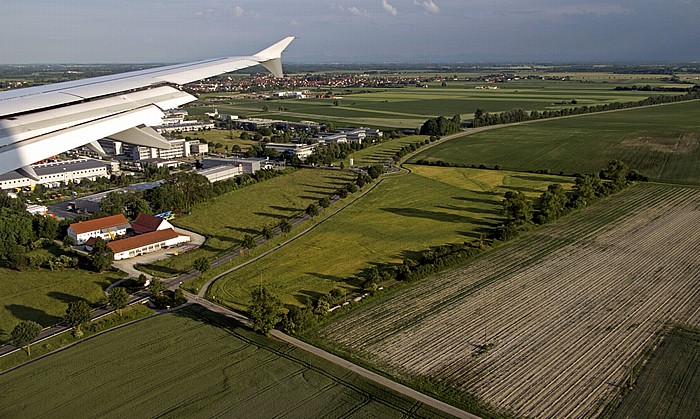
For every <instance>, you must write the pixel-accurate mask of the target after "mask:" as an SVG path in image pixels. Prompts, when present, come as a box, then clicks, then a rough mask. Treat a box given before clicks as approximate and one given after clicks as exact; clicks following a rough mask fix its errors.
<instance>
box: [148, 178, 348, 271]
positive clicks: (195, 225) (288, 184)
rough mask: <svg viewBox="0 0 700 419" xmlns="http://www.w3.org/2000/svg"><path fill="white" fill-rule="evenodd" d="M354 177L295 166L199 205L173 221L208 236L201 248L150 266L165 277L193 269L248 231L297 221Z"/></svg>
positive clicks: (255, 231)
mask: <svg viewBox="0 0 700 419" xmlns="http://www.w3.org/2000/svg"><path fill="white" fill-rule="evenodd" d="M353 178H354V176H353V175H352V174H351V173H349V172H341V171H331V170H313V169H300V170H294V171H292V172H291V173H287V174H284V175H281V176H278V177H276V178H273V179H269V180H266V181H263V182H260V183H257V184H254V185H251V186H248V187H245V188H242V189H239V190H237V191H233V192H229V193H227V194H224V195H221V196H219V197H216V198H214V199H212V200H210V201H207V202H205V203H202V204H199V205H196V206H195V207H194V208H193V209H192V214H191V215H185V216H182V217H179V218H177V219H175V220H174V221H173V224H175V225H177V226H178V227H182V228H185V229H187V230H192V231H195V232H197V233H200V234H203V235H205V236H206V237H207V241H206V243H205V244H204V246H202V248H201V249H198V250H195V251H190V252H187V253H185V254H182V255H180V256H177V257H172V258H169V259H166V260H164V261H161V262H158V263H156V264H154V265H150V269H151V270H154V271H160V272H162V273H163V274H164V275H172V274H175V273H178V272H183V271H187V270H189V269H192V262H193V261H194V259H196V258H197V257H201V256H207V257H213V256H216V255H218V254H220V253H221V252H223V251H225V250H227V249H230V248H232V247H235V246H238V245H240V244H241V241H242V239H243V237H244V236H245V235H246V234H253V235H259V234H260V231H261V229H262V228H263V227H264V226H265V225H270V226H272V225H274V224H277V223H279V222H280V220H283V219H292V218H294V217H296V216H298V215H301V214H303V213H304V210H305V209H306V207H307V206H308V205H309V204H310V203H312V202H318V200H319V199H321V198H323V197H324V196H329V195H331V194H332V193H333V192H334V191H335V190H337V189H338V188H340V187H342V186H344V185H346V184H347V183H348V182H349V181H350V180H352V179H353Z"/></svg>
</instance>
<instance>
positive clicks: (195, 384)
mask: <svg viewBox="0 0 700 419" xmlns="http://www.w3.org/2000/svg"><path fill="white" fill-rule="evenodd" d="M0 392H2V394H3V401H2V403H1V404H0V416H2V417H39V416H51V417H105V418H107V417H114V418H123V417H134V416H138V417H160V416H170V417H173V416H187V417H203V418H205V417H206V418H210V417H220V416H235V417H246V418H269V417H281V416H285V417H328V418H335V417H387V418H392V417H393V418H401V417H410V418H430V417H445V415H444V414H442V413H441V412H439V411H435V410H433V409H432V408H428V407H426V406H424V405H422V404H421V403H417V402H415V401H414V400H412V399H408V398H405V397H403V396H401V395H399V394H397V393H394V392H392V391H390V390H388V389H385V388H383V387H379V386H377V385H375V384H374V383H373V382H370V381H368V380H365V379H363V378H361V377H359V376H357V375H355V374H353V373H351V372H349V371H347V370H345V369H343V368H341V367H337V366H335V365H334V364H331V363H329V362H327V361H325V360H321V359H319V358H316V357H314V356H313V355H311V354H309V353H307V352H305V351H303V350H300V349H297V348H296V347H293V346H291V345H288V344H284V343H281V342H279V341H275V340H271V339H267V338H265V337H262V336H260V335H257V334H254V333H253V332H251V331H249V330H247V329H243V328H242V327H240V326H238V325H237V324H236V323H235V322H233V321H231V320H228V319H226V318H224V317H221V316H217V315H215V314H213V313H210V312H207V311H206V310H204V309H202V308H201V307H199V306H194V307H191V308H188V309H184V310H180V311H177V312H174V313H171V314H167V315H162V316H158V317H155V318H150V319H147V320H144V321H141V322H139V323H138V324H134V325H129V326H126V327H123V328H120V329H117V330H113V331H111V332H110V333H108V334H105V335H101V336H97V337H94V338H92V339H89V340H85V341H83V342H81V343H80V344H78V345H75V346H73V347H71V348H68V349H65V350H63V351H60V352H58V353H55V354H53V355H52V356H50V357H47V358H43V359H40V360H37V361H35V362H33V363H31V364H28V365H25V366H22V367H20V368H18V369H15V370H13V371H10V372H6V373H4V374H1V375H0Z"/></svg>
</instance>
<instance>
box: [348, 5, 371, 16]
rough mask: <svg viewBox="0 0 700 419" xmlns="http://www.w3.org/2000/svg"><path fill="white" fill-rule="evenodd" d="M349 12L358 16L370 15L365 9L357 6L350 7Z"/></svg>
mask: <svg viewBox="0 0 700 419" xmlns="http://www.w3.org/2000/svg"><path fill="white" fill-rule="evenodd" d="M348 12H350V13H352V14H353V15H357V16H369V12H367V10H365V9H360V8H357V7H355V6H350V7H348Z"/></svg>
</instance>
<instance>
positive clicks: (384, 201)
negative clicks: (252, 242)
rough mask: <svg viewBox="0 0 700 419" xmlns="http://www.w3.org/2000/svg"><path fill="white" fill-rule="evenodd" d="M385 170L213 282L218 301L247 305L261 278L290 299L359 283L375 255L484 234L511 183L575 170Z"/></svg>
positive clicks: (529, 187) (521, 185) (531, 190)
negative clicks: (338, 206)
mask: <svg viewBox="0 0 700 419" xmlns="http://www.w3.org/2000/svg"><path fill="white" fill-rule="evenodd" d="M409 168H410V169H411V170H412V173H410V174H406V175H400V176H390V177H386V178H385V179H384V180H383V181H382V183H381V184H380V185H378V186H377V187H376V188H375V189H374V190H372V191H371V192H370V193H368V194H367V195H366V196H364V197H363V198H362V199H361V200H359V201H357V202H356V203H354V204H353V205H351V206H350V207H348V208H346V209H345V210H343V212H341V213H340V214H338V215H336V216H334V217H333V218H332V219H330V220H328V221H326V222H324V223H323V224H322V225H320V226H319V227H317V228H316V229H314V230H313V231H312V232H310V233H308V234H307V235H305V236H303V237H301V238H299V239H297V240H296V241H295V242H293V243H291V244H289V245H287V246H285V247H284V248H282V249H280V250H278V251H276V252H274V253H272V254H270V255H269V256H266V257H265V258H263V259H261V260H259V261H257V262H255V263H252V264H250V265H248V266H246V267H244V268H242V269H240V270H237V271H235V272H233V273H231V274H229V275H227V276H225V277H223V278H221V279H219V280H217V281H216V282H215V283H214V284H213V285H212V288H210V296H211V297H214V298H215V299H216V301H218V302H223V303H224V304H226V305H228V306H230V307H233V308H236V309H245V308H246V305H247V304H248V301H249V298H250V292H251V289H252V288H253V287H255V286H257V285H258V284H259V283H260V282H262V283H264V284H265V285H267V286H268V287H269V288H270V289H271V290H273V291H274V292H275V293H277V294H278V295H279V296H280V297H281V298H282V300H283V302H284V303H285V304H289V305H299V304H305V303H307V302H308V300H309V299H315V298H317V297H318V296H319V295H321V294H322V293H325V292H328V291H330V290H331V289H333V288H347V289H352V288H353V287H354V286H357V285H358V284H357V281H353V280H352V279H351V277H352V276H353V275H355V274H356V273H358V271H360V270H361V269H364V268H368V267H370V266H372V264H374V263H387V262H401V261H402V260H403V259H404V258H405V257H406V256H407V253H406V252H408V253H410V252H411V251H421V250H425V249H427V248H429V247H430V246H434V245H440V244H445V243H448V242H453V243H461V242H463V241H465V240H473V239H475V238H479V236H480V234H482V233H485V232H488V231H489V229H490V227H492V226H494V225H496V224H498V223H500V222H502V218H501V215H500V208H501V201H502V199H503V194H504V193H505V192H506V191H509V190H513V191H523V192H525V193H526V194H528V195H529V196H531V197H536V196H537V195H539V194H540V193H541V192H542V191H543V190H544V189H546V187H547V185H548V184H550V183H555V182H559V183H566V182H570V181H571V180H570V178H560V177H557V176H547V175H530V174H520V173H512V172H505V171H494V170H476V169H461V168H437V167H427V166H409Z"/></svg>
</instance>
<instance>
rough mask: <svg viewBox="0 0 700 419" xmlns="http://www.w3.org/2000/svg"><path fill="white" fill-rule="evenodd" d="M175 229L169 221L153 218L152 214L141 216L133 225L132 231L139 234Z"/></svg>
mask: <svg viewBox="0 0 700 419" xmlns="http://www.w3.org/2000/svg"><path fill="white" fill-rule="evenodd" d="M168 228H173V226H172V224H170V223H169V222H168V220H166V219H163V218H160V217H156V216H153V215H151V214H143V213H141V214H139V216H138V217H136V219H135V220H134V221H133V222H132V223H131V229H132V230H134V232H135V233H137V234H144V233H150V232H151V231H157V230H166V229H168Z"/></svg>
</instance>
